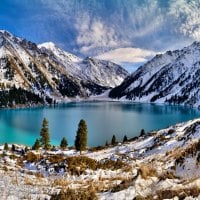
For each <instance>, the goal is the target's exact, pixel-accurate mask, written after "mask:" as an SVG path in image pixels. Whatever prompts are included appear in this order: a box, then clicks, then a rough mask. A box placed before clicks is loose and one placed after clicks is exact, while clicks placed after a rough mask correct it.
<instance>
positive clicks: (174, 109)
mask: <svg viewBox="0 0 200 200" xmlns="http://www.w3.org/2000/svg"><path fill="white" fill-rule="evenodd" d="M199 116H200V111H199V110H197V109H192V108H188V107H183V106H170V105H156V104H139V103H130V102H126V103H125V102H122V103H120V102H72V103H67V104H63V105H59V106H56V107H51V108H49V107H43V108H31V109H16V110H12V109H10V110H0V143H4V142H9V143H24V144H27V145H32V144H33V142H34V141H35V138H36V137H39V132H40V128H41V123H42V119H43V118H44V117H46V118H47V119H48V121H49V126H50V134H51V140H52V143H53V144H59V143H60V139H61V138H62V137H63V136H66V137H67V139H68V141H69V144H70V145H73V143H74V137H75V134H76V130H77V124H78V122H79V120H80V119H82V118H83V119H85V120H86V121H87V124H88V131H89V133H88V139H89V145H90V146H96V145H102V144H105V142H106V140H108V141H110V140H111V138H112V135H113V134H115V135H116V137H117V139H118V140H119V141H120V140H122V138H123V136H124V135H125V134H126V135H127V136H128V137H129V138H130V137H134V136H137V135H138V134H139V132H140V130H141V129H142V128H144V129H145V130H146V131H150V130H156V129H160V128H165V127H167V126H169V125H172V124H175V123H178V122H183V121H187V120H190V119H193V118H197V117H199Z"/></svg>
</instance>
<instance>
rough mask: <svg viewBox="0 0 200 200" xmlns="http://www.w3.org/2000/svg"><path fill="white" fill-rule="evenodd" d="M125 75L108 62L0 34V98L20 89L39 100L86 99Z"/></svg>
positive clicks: (0, 32)
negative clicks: (8, 92) (77, 55)
mask: <svg viewBox="0 0 200 200" xmlns="http://www.w3.org/2000/svg"><path fill="white" fill-rule="evenodd" d="M46 44H47V43H46ZM84 71H85V72H84ZM118 71H120V73H118ZM83 72H84V73H83ZM127 75H128V72H127V71H126V70H124V69H123V68H121V67H120V66H119V65H116V64H114V63H111V62H109V61H101V60H97V59H93V58H89V59H84V60H82V59H81V58H78V57H76V56H75V55H72V54H70V53H68V52H65V51H63V50H61V49H60V48H58V47H56V45H54V44H53V43H49V45H48V48H47V47H46V48H45V47H44V44H43V46H42V45H37V44H35V43H32V42H30V41H27V40H26V39H21V38H18V37H15V36H13V35H12V34H11V33H9V32H7V31H0V83H1V84H0V85H1V88H0V89H1V95H2V97H3V96H5V95H4V94H3V93H4V92H3V91H4V90H10V88H11V89H18V88H21V89H23V90H25V91H28V92H31V93H33V94H35V95H38V96H39V97H40V98H41V99H45V98H46V97H47V98H50V99H58V100H62V99H65V98H77V97H79V98H87V97H89V96H90V95H95V94H100V93H102V92H104V91H105V90H107V89H109V88H111V87H114V86H116V85H118V84H119V83H120V82H122V80H123V79H124V78H125V77H126V76H127ZM20 98H21V97H20ZM29 100H31V99H27V101H29ZM45 102H46V100H44V101H43V102H42V103H45ZM10 103H12V102H10ZM0 104H2V102H0ZM4 106H7V105H4Z"/></svg>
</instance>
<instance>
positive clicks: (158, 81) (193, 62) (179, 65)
mask: <svg viewBox="0 0 200 200" xmlns="http://www.w3.org/2000/svg"><path fill="white" fill-rule="evenodd" d="M199 80H200V43H199V42H194V43H193V44H192V45H190V46H188V47H185V48H183V49H182V50H176V51H168V52H166V53H165V54H161V55H157V56H155V57H154V58H153V59H152V60H150V61H149V62H147V63H146V64H145V65H143V66H142V67H140V68H139V69H138V70H136V72H134V73H133V74H131V75H130V76H128V77H127V78H126V79H125V80H124V81H123V83H122V84H121V85H120V86H118V87H116V88H114V89H113V90H112V91H111V92H110V95H109V96H110V97H111V98H118V99H120V98H123V99H124V98H125V99H129V100H133V101H139V102H162V103H163V102H169V103H176V104H187V105H192V106H199V105H200V98H199V95H200V91H199V86H200V81H199Z"/></svg>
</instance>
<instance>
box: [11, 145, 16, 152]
mask: <svg viewBox="0 0 200 200" xmlns="http://www.w3.org/2000/svg"><path fill="white" fill-rule="evenodd" d="M15 149H16V148H15V145H14V144H12V147H11V151H13V152H14V151H15Z"/></svg>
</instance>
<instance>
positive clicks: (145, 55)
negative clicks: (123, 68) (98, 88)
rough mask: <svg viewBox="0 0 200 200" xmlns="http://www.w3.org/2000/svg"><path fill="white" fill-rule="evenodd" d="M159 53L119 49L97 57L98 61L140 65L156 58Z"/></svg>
mask: <svg viewBox="0 0 200 200" xmlns="http://www.w3.org/2000/svg"><path fill="white" fill-rule="evenodd" d="M157 53H158V52H154V51H150V50H145V49H140V48H118V49H115V50H112V51H108V52H106V53H104V54H101V55H98V56H96V58H98V59H102V60H110V61H112V62H115V63H118V64H122V63H140V62H146V61H147V60H148V59H150V58H152V57H153V56H155V55H156V54H157Z"/></svg>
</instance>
